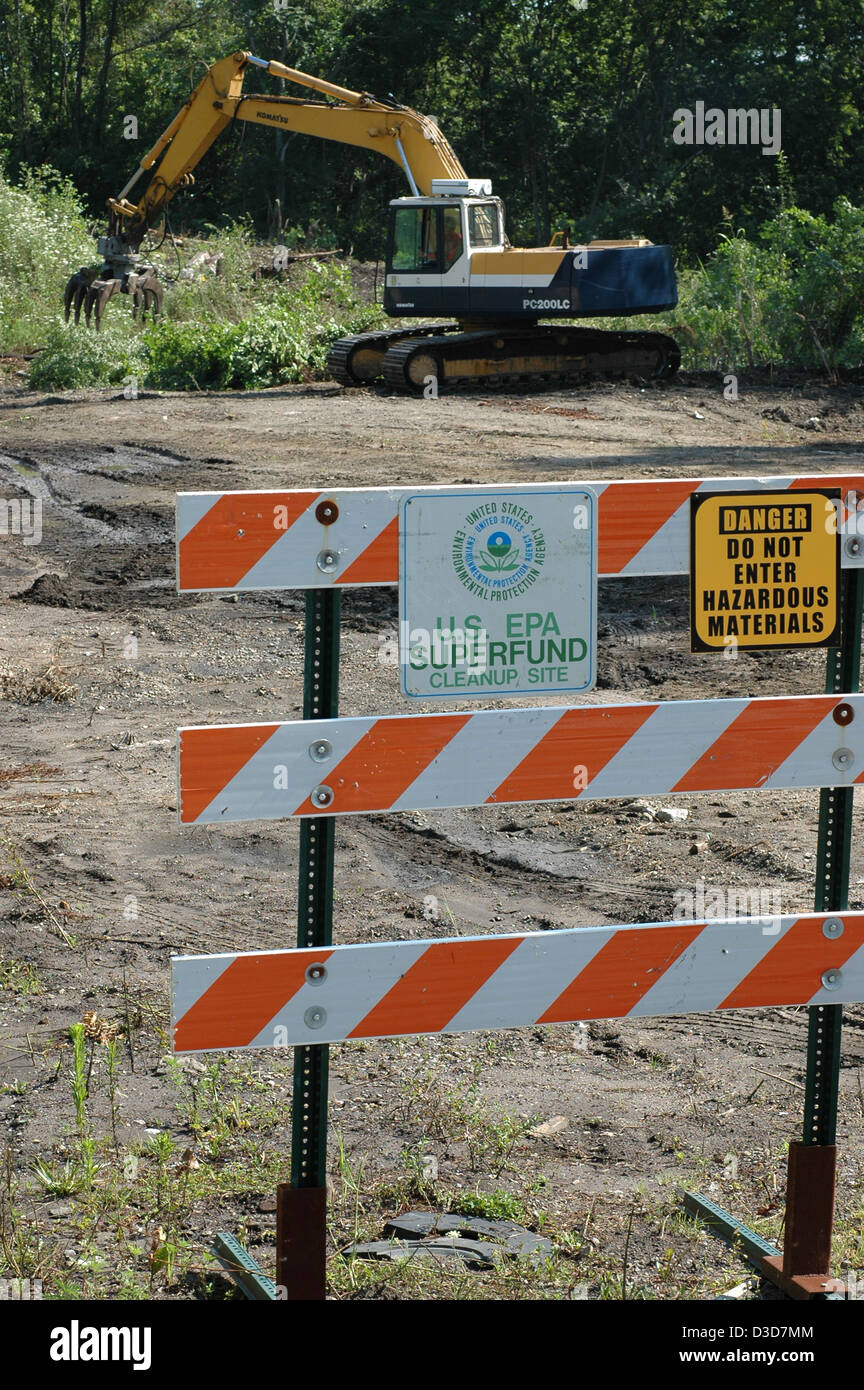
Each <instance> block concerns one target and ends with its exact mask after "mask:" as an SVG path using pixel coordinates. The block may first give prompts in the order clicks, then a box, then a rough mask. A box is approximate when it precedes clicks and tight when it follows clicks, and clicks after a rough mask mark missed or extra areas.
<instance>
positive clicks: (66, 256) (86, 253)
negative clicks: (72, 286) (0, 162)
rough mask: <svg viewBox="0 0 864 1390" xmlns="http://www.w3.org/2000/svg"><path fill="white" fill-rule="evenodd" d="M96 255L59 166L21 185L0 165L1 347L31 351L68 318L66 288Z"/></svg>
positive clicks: (29, 175) (34, 173)
mask: <svg viewBox="0 0 864 1390" xmlns="http://www.w3.org/2000/svg"><path fill="white" fill-rule="evenodd" d="M93 260H94V254H93V240H92V238H91V237H90V236H89V235H88V232H87V224H86V223H85V221H84V213H83V209H82V207H81V203H80V200H79V198H78V194H77V193H76V192H75V189H74V187H73V185H72V184H71V183H70V181H69V180H68V179H64V178H61V176H60V175H59V174H57V173H56V172H55V171H54V170H53V169H49V168H41V169H31V170H27V171H26V172H25V174H24V177H23V181H22V182H21V184H20V185H15V184H12V183H10V182H9V180H8V179H7V178H6V176H5V174H4V173H3V170H2V168H0V351H3V352H15V351H19V350H24V351H26V350H27V349H28V348H32V347H37V346H39V345H41V344H42V343H43V342H44V341H45V335H46V333H47V332H48V330H49V329H50V327H51V326H52V325H53V324H55V323H57V322H58V321H60V320H62V312H58V305H59V309H60V311H62V307H63V287H64V285H65V284H66V281H67V280H68V278H69V276H70V274H71V273H72V272H73V271H74V270H77V269H78V267H79V266H82V265H89V264H90V263H91V262H92V261H93Z"/></svg>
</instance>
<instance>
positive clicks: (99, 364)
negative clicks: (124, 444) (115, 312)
mask: <svg viewBox="0 0 864 1390" xmlns="http://www.w3.org/2000/svg"><path fill="white" fill-rule="evenodd" d="M46 339H47V341H46V345H45V348H44V351H42V352H40V353H39V354H38V356H37V357H36V358H35V359H34V361H33V363H32V365H31V367H30V375H29V380H30V385H31V386H32V387H34V388H35V389H36V390H55V391H71V390H75V389H76V388H80V387H82V386H113V385H116V384H119V383H122V382H123V381H125V380H126V378H127V377H132V376H134V377H137V378H138V379H139V380H140V379H141V378H142V377H143V375H144V371H145V368H146V362H145V357H144V353H143V351H142V347H141V337H140V334H139V333H135V332H132V333H130V331H129V328H128V326H127V325H125V324H121V323H116V322H114V323H106V324H104V325H103V327H102V330H101V332H99V333H96V332H95V331H94V330H93V329H86V328H84V327H78V328H76V327H75V325H74V324H65V323H62V322H61V323H54V324H52V325H51V327H50V328H49V329H48V331H47V334H46Z"/></svg>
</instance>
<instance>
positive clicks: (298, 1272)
mask: <svg viewBox="0 0 864 1390" xmlns="http://www.w3.org/2000/svg"><path fill="white" fill-rule="evenodd" d="M276 1283H277V1284H278V1285H280V1291H279V1296H280V1298H284V1299H287V1300H288V1301H289V1302H295V1301H298V1302H309V1301H313V1300H314V1301H318V1300H323V1299H324V1298H326V1296H327V1189H326V1187H292V1186H291V1184H290V1183H287V1182H280V1183H279V1184H278V1186H277V1188H276ZM283 1290H284V1292H283Z"/></svg>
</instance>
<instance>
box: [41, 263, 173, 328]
mask: <svg viewBox="0 0 864 1390" xmlns="http://www.w3.org/2000/svg"><path fill="white" fill-rule="evenodd" d="M106 270H107V268H106V267H103V266H82V267H81V269H80V270H76V272H75V274H74V275H72V276H70V278H69V280H68V281H67V284H66V290H65V293H64V296H63V306H64V310H65V318H66V322H67V323H68V322H69V318H70V316H71V315H72V314H73V313H74V315H75V322H76V323H80V322H81V310H82V309H83V310H84V321H85V323H86V324H87V326H88V328H89V327H90V323H91V320H92V322H93V325H94V327H96V328H97V329H98V328H101V326H102V315H103V314H104V312H105V306H106V304H107V303H108V301H109V299H113V297H114V295H115V294H129V295H131V296H132V317H133V318H138V316H139V314H140V317H141V319H142V321H143V320H144V319H146V317H147V315H148V314H149V315H150V317H151V318H153V319H156V318H158V317H159V315H160V314H161V312H162V298H163V295H164V290H163V288H162V283H161V281H160V279H159V276H158V274H157V272H156V269H155V267H154V266H152V265H145V266H142V267H141V268H140V270H134V271H129V272H128V273H126V274H125V275H120V276H118V275H111V274H110V273H106Z"/></svg>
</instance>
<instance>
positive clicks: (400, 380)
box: [65, 53, 680, 391]
mask: <svg viewBox="0 0 864 1390" xmlns="http://www.w3.org/2000/svg"><path fill="white" fill-rule="evenodd" d="M250 68H252V69H261V68H263V69H264V70H265V71H266V72H268V73H269V74H270V75H271V76H272V77H278V78H282V79H284V80H286V81H288V82H292V83H296V84H297V85H299V86H302V87H306V88H309V89H311V90H312V91H314V92H316V93H320V95H321V98H323V99H316V100H309V99H306V98H299V97H292V96H271V95H255V94H249V95H244V93H243V91H242V88H243V80H244V77H245V76H246V73H247V71H248V70H249V69H250ZM238 120H239V121H254V122H257V123H258V124H261V125H265V126H271V127H273V128H276V129H281V130H286V131H288V130H290V131H300V132H302V133H304V134H307V135H316V136H318V137H319V138H321V139H324V140H337V141H341V142H343V143H345V144H349V145H359V146H362V147H364V148H366V149H372V150H377V151H378V152H379V153H380V154H383V155H386V156H387V158H388V159H392V160H393V161H394V162H395V163H396V164H398V165H399V166H400V168H401V169H402V170H403V171H404V173H405V176H406V178H407V180H408V185H409V187H410V190H411V193H410V196H408V197H404V198H395V199H394V200H393V201H392V202H391V203H390V216H389V224H388V232H387V252H386V273H385V284H384V308H385V311H386V312H387V313H388V314H389V315H390V316H391V317H392V318H396V319H398V318H411V319H417V318H424V317H426V316H427V315H428V316H432V317H438V316H441V315H446V316H448V317H449V316H452V318H453V319H454V320H455V322H442V323H433V324H429V325H423V326H420V327H409V328H401V329H399V328H396V327H395V326H394V328H393V329H386V330H383V331H379V332H373V333H360V334H357V335H354V336H352V337H349V338H342V339H340V340H338V341H337V342H335V343H334V344H333V346H332V347H331V349H330V353H329V355H328V359H327V360H328V366H329V369H330V371H331V373H332V375H333V376H334V377H335V378H336V379H337V380H338V381H340V382H342V383H344V384H345V385H359V384H362V383H364V382H371V381H375V380H377V379H381V378H383V380H384V381H385V382H386V383H387V384H388V385H390V386H391V387H394V388H396V389H397V390H401V391H406V390H407V391H418V390H422V389H424V388H425V387H426V385H427V384H428V383H429V381H430V380H431V379H433V378H434V380H435V382H436V387H442V388H443V387H446V386H448V385H453V384H457V383H463V382H469V383H470V382H476V383H479V384H482V383H487V384H489V383H493V382H501V381H524V380H536V379H538V378H540V379H546V380H572V379H578V378H580V377H583V376H588V375H595V374H605V375H609V376H629V375H639V376H643V377H670V376H673V375H674V373H675V371H676V370H677V368H678V365H679V361H680V355H679V351H678V345H677V343H676V342H675V340H674V339H673V338H670V337H668V336H667V335H666V334H663V333H652V332H633V331H629V330H627V331H620V332H610V331H608V330H598V329H591V328H585V327H581V326H577V325H574V324H573V323H572V322H571V323H549V322H541V320H549V319H555V320H567V319H569V320H572V319H576V318H578V319H585V318H595V317H610V316H614V317H629V316H631V315H635V314H654V313H659V312H661V311H662V310H665V309H671V308H673V307H674V305H675V304H676V303H677V288H676V282H675V271H674V265H673V258H672V252H671V250H670V248H669V247H668V246H655V245H653V244H652V243H651V242H649V241H645V240H642V239H638V240H624V241H592V242H589V243H587V244H585V245H572V246H571V245H570V244H569V242H568V238H567V235H566V234H562V233H558V234H556V237H555V238H553V244H552V245H550V246H545V247H535V248H529V249H524V250H519V249H516V248H515V247H513V246H511V245H510V242H509V241H508V239H507V235H506V232H505V229H504V208H503V204H502V202H501V200H500V198H496V197H493V195H492V188H491V184H490V182H489V180H488V179H484V178H469V177H468V176H467V175H466V173H465V170H464V169H463V168H462V165H461V164H460V162H459V160H458V159H457V157H456V155H455V154H454V152H453V150H452V149H451V147H450V145H449V143H448V141H447V140H446V139H445V138H444V136H443V135H442V133H441V131H440V130H439V128H438V126H437V124H436V123H435V121H433V120H432V119H431V118H430V117H429V116H423V115H420V113H419V112H417V111H412V110H411V109H410V108H409V107H407V106H400V105H399V103H398V102H396V101H394V100H390V99H387V100H381V99H380V98H378V97H374V96H372V95H371V94H370V93H369V92H354V91H351V90H350V89H348V88H347V87H339V86H336V85H335V84H334V83H332V82H326V81H323V80H322V79H321V78H318V77H311V76H309V74H307V73H303V72H298V71H297V70H296V69H295V68H289V67H286V66H285V64H284V63H279V62H272V61H268V60H267V59H264V58H256V57H255V56H254V55H253V54H251V53H234V54H232V55H231V56H230V57H228V58H222V59H221V60H220V61H219V62H217V63H214V64H213V65H212V66H211V67H210V68H208V70H207V73H206V74H205V76H204V77H203V78H202V79H201V81H200V82H199V83H198V85H197V87H195V89H194V90H193V91H192V92H191V94H190V96H189V99H188V100H187V102H186V104H185V105H184V106H183V108H182V109H181V110H180V111H178V113H177V115H176V116H175V117H174V119H173V121H172V122H171V124H170V125H169V126H168V128H167V130H165V132H164V133H163V134H162V135H161V136H160V137H159V139H158V140H157V141H156V144H155V145H154V146H153V148H152V149H151V150H150V151H149V152H148V153H147V154H146V155H145V156H144V158H143V159H142V160H141V164H140V167H139V168H138V170H137V172H136V173H135V174H134V175H133V177H132V178H131V179H130V180H129V182H128V183H127V185H126V187H125V188H124V189H123V190H122V192H121V193H120V194H119V195H118V196H117V197H116V198H111V199H109V202H108V206H109V208H110V222H109V228H108V233H107V235H105V236H101V237H100V238H99V240H98V250H99V253H100V255H101V256H102V258H103V259H102V262H101V263H100V264H99V265H98V266H91V267H86V266H84V267H82V268H81V269H80V270H79V271H77V272H76V273H75V274H74V275H73V276H72V277H71V279H70V280H69V283H68V285H67V287H66V295H65V307H66V318H67V320H68V319H69V316H70V313H72V312H73V310H74V314H75V322H76V323H77V322H78V321H79V317H80V313H81V310H82V308H83V310H84V315H85V319H86V321H87V323H88V324H89V323H90V320H91V316H92V318H93V319H94V320H95V323H96V326H97V327H98V326H99V324H100V322H101V319H102V314H103V311H104V308H105V305H106V304H107V302H108V300H109V299H111V298H112V296H113V295H115V294H118V293H122V294H129V295H131V297H132V300H133V313H135V312H136V311H137V310H138V309H139V308H140V309H141V311H142V313H146V312H151V313H152V314H153V315H154V316H155V315H157V314H158V313H159V311H160V309H161V305H162V285H161V284H160V281H159V277H158V274H157V271H156V268H155V267H154V266H153V265H152V264H151V263H149V262H148V261H147V260H146V258H145V257H144V256H142V255H141V252H140V247H141V245H142V243H143V241H144V239H145V237H146V235H147V233H148V232H149V231H150V230H151V229H152V228H153V227H155V225H156V224H157V223H158V222H159V221H161V219H162V217H163V215H164V212H165V207H166V204H167V203H168V202H169V200H170V199H171V198H173V196H174V194H175V193H177V192H178V191H179V190H180V189H182V188H183V187H186V186H188V185H189V184H190V183H192V182H194V179H193V170H194V169H195V167H196V165H197V164H198V162H199V161H200V159H201V158H202V156H203V155H204V154H205V153H206V151H207V150H208V149H209V148H210V146H211V145H212V144H213V142H214V140H216V138H217V136H219V135H220V134H221V133H222V131H223V130H225V129H226V128H227V127H228V126H229V125H230V124H231V123H232V122H233V121H238ZM150 170H152V171H153V172H152V174H151V177H150V180H149V182H148V184H147V186H146V188H145V190H144V193H143V194H142V196H141V198H140V200H139V201H138V202H137V203H133V202H131V201H130V199H129V196H128V195H129V192H130V190H131V188H132V187H133V185H134V184H135V183H136V182H137V180H138V179H139V178H140V177H141V175H142V174H144V173H146V172H148V171H150ZM556 243H557V244H556Z"/></svg>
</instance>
